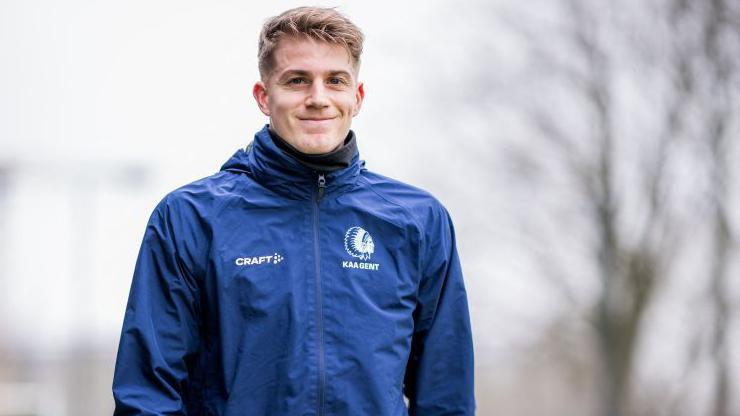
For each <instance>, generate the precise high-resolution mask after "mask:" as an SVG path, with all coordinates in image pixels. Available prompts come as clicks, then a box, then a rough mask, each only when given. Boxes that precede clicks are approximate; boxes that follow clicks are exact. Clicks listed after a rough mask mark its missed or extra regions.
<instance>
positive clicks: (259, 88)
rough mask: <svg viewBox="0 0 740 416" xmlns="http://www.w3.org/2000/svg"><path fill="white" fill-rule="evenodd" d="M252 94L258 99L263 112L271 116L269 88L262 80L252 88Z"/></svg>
mask: <svg viewBox="0 0 740 416" xmlns="http://www.w3.org/2000/svg"><path fill="white" fill-rule="evenodd" d="M252 95H254V99H255V100H256V101H257V107H259V108H260V111H262V114H264V115H266V116H267V117H270V107H269V106H268V103H269V97H268V96H267V88H266V87H265V84H264V83H263V82H262V81H257V82H256V83H255V84H254V87H253V88H252Z"/></svg>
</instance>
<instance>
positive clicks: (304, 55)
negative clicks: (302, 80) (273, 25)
mask: <svg viewBox="0 0 740 416" xmlns="http://www.w3.org/2000/svg"><path fill="white" fill-rule="evenodd" d="M273 59H274V61H273V62H274V64H275V66H274V69H273V75H279V74H281V73H284V72H286V71H305V72H337V71H346V72H350V73H354V72H355V71H354V68H353V65H352V58H351V57H350V54H349V52H348V51H347V49H346V48H344V47H342V46H340V45H337V44H333V43H328V42H322V41H317V40H314V39H301V38H295V37H290V38H285V39H281V40H280V41H279V43H278V45H277V48H276V49H275V53H274V55H273Z"/></svg>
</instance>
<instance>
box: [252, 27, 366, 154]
mask: <svg viewBox="0 0 740 416" xmlns="http://www.w3.org/2000/svg"><path fill="white" fill-rule="evenodd" d="M253 94H254V98H255V99H256V100H257V105H259V108H260V110H262V112H263V113H264V114H265V115H267V116H269V117H270V127H271V129H272V130H273V131H274V132H275V133H277V134H278V135H279V136H280V137H282V138H283V139H285V141H287V142H288V143H290V144H291V145H292V146H293V147H295V148H296V149H298V150H299V151H301V152H303V153H308V154H320V153H328V152H331V151H332V150H335V149H337V148H338V147H339V146H340V145H341V144H342V143H343V141H344V139H345V137H346V136H347V134H348V133H349V129H350V125H351V124H352V117H354V116H356V115H357V113H358V112H359V111H360V107H361V105H362V99H363V98H364V96H365V92H364V89H363V85H362V84H361V83H358V82H357V73H356V71H355V68H354V67H353V65H352V59H351V57H350V55H349V53H348V52H347V50H346V49H344V48H343V47H341V46H339V45H333V44H329V43H326V42H320V41H315V40H312V39H299V38H286V39H281V40H280V43H279V44H278V47H277V49H276V50H275V53H274V67H273V70H272V72H271V73H270V74H268V75H267V79H266V80H263V81H260V82H257V83H256V84H255V85H254V89H253Z"/></svg>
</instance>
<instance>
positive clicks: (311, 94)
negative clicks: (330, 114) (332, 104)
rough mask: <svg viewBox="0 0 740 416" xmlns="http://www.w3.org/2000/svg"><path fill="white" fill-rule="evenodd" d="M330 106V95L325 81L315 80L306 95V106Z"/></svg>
mask: <svg viewBox="0 0 740 416" xmlns="http://www.w3.org/2000/svg"><path fill="white" fill-rule="evenodd" d="M328 106H329V96H328V95H327V91H326V86H325V85H324V83H323V82H314V83H313V84H311V88H310V89H309V91H308V96H307V97H306V107H313V108H324V107H328Z"/></svg>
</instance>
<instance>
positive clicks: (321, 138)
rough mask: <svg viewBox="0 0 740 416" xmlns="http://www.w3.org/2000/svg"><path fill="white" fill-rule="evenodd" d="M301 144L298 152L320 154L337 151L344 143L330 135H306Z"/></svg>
mask: <svg viewBox="0 0 740 416" xmlns="http://www.w3.org/2000/svg"><path fill="white" fill-rule="evenodd" d="M300 143H301V148H300V149H298V150H300V151H301V152H303V153H308V154H320V153H329V152H331V151H332V150H334V149H336V148H337V147H338V146H339V145H340V144H341V143H342V140H340V139H337V138H335V137H334V136H333V135H329V134H306V135H304V136H303V140H301V141H300Z"/></svg>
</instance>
